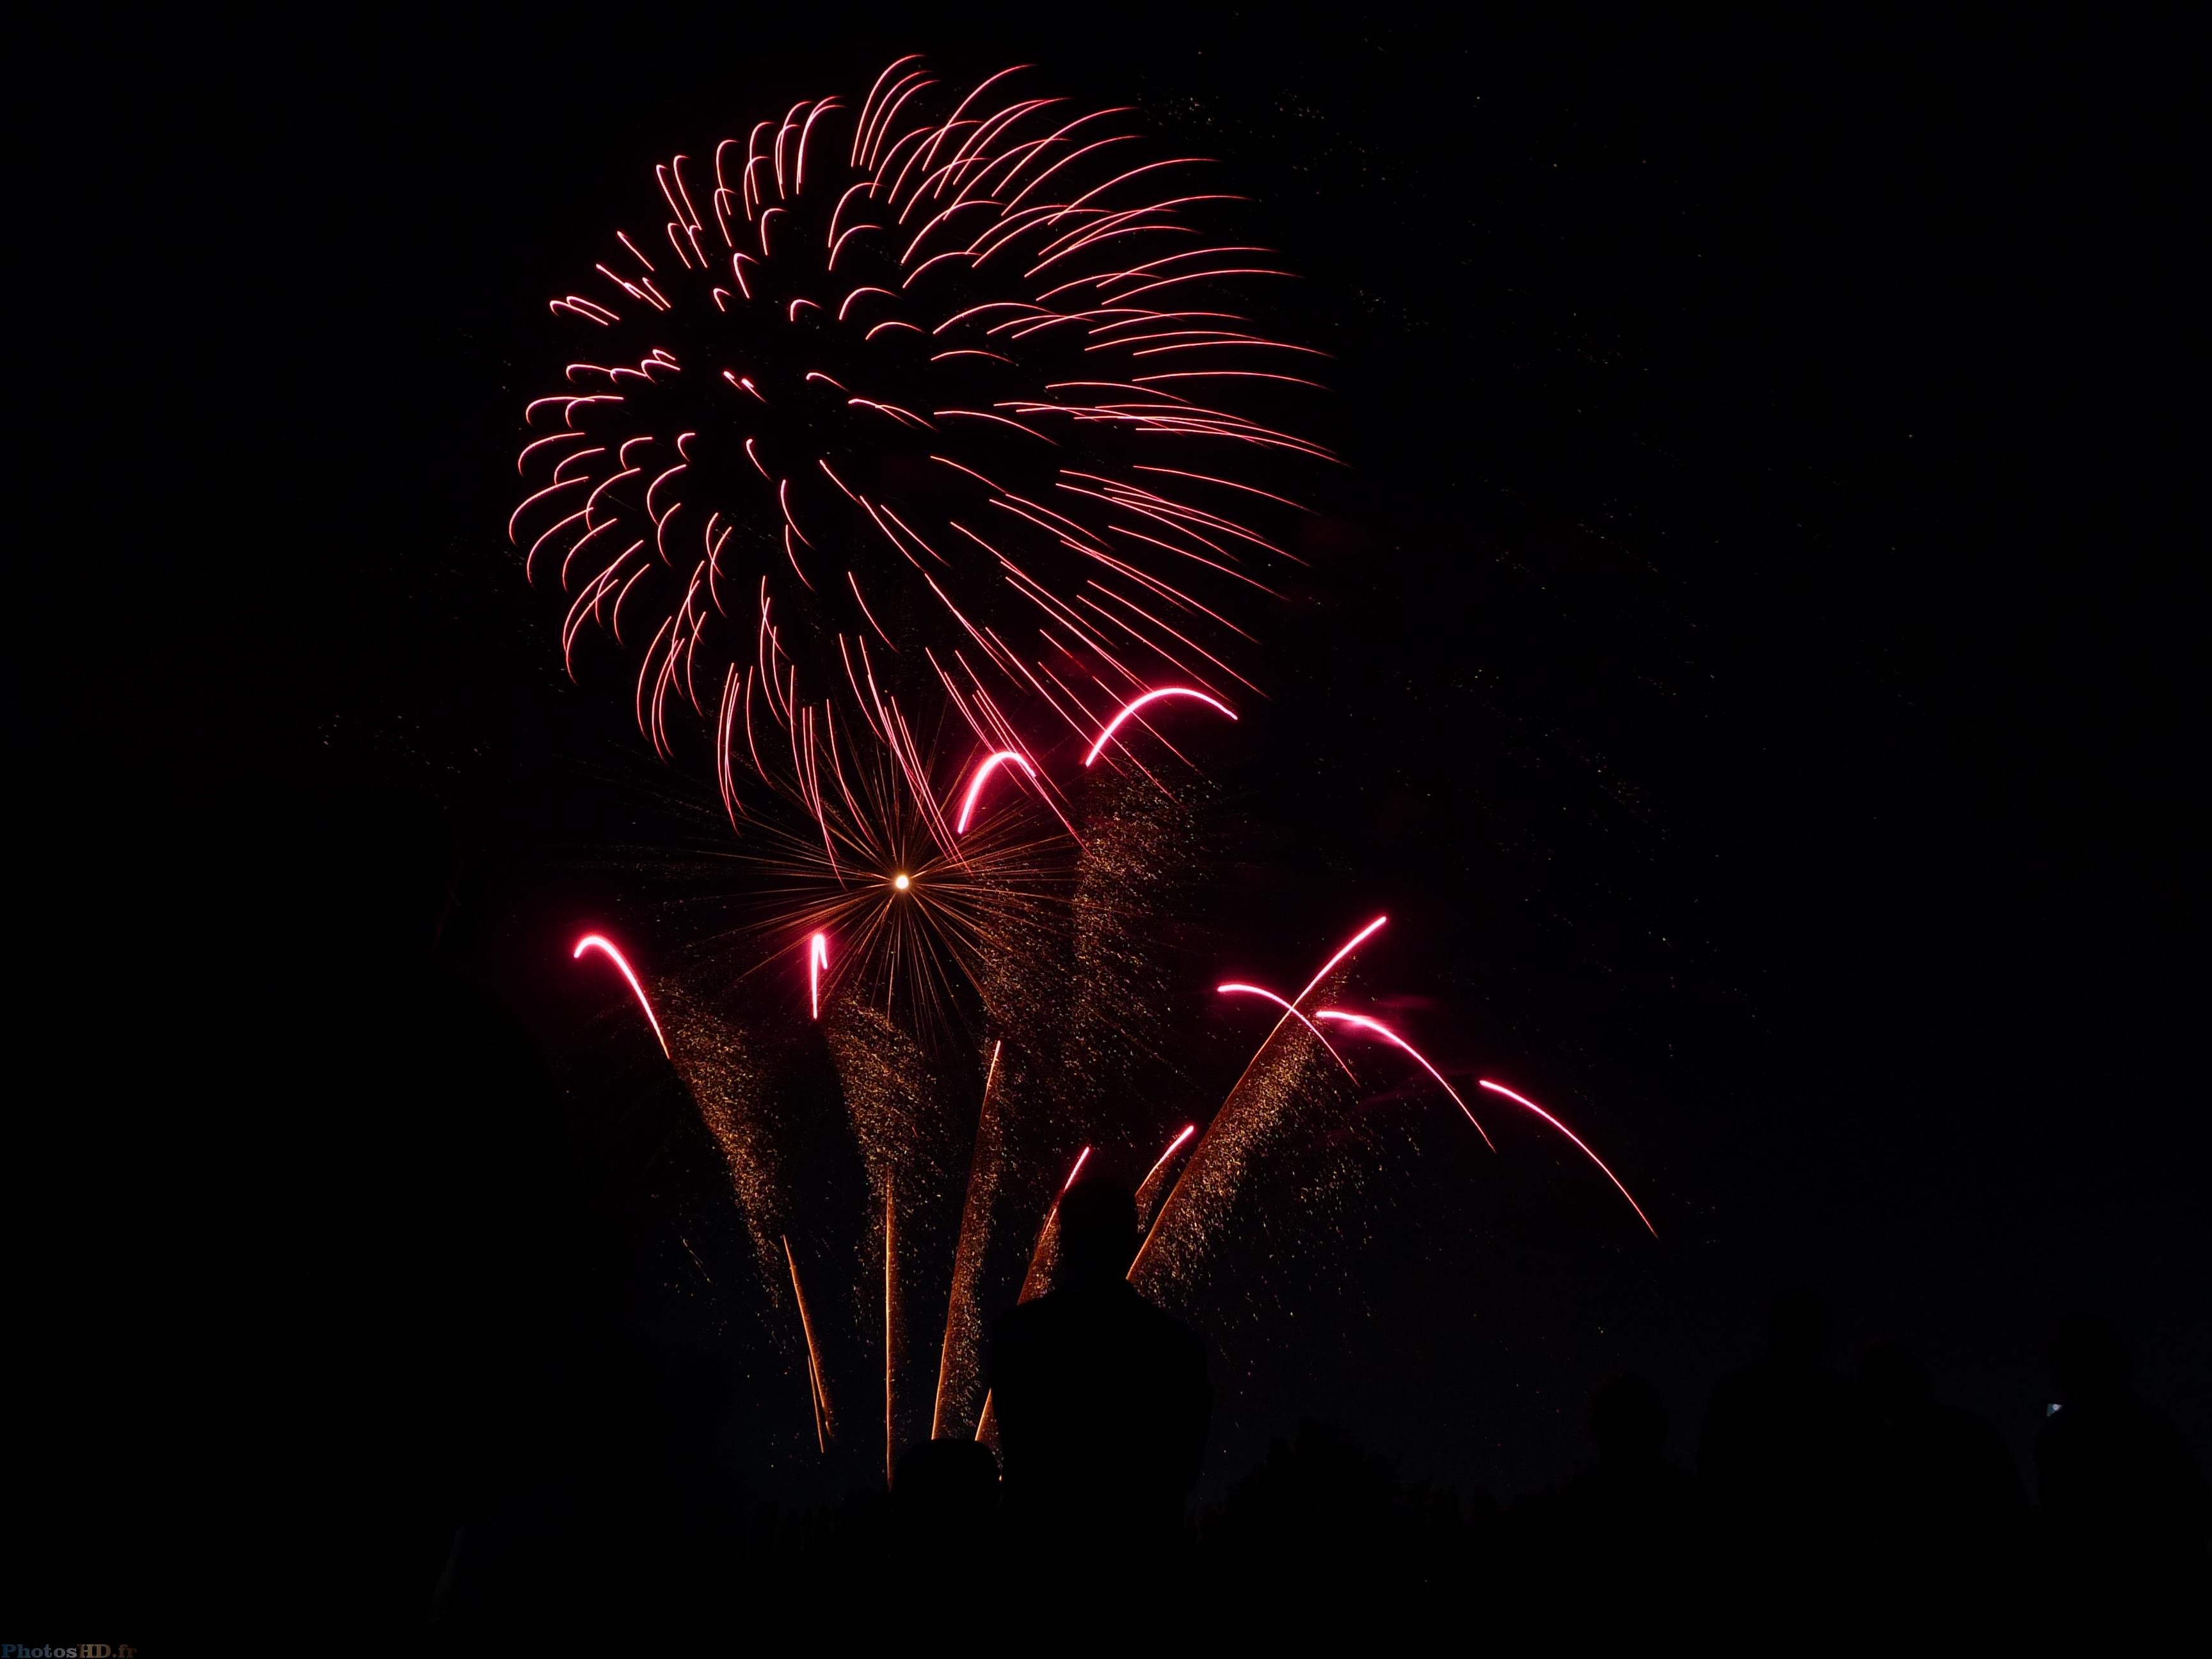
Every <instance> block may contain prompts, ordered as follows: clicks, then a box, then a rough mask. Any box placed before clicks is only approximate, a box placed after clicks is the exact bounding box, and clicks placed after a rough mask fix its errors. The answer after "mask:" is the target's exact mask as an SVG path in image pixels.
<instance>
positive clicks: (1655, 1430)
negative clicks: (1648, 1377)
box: [1589, 1376, 1667, 1463]
mask: <svg viewBox="0 0 2212 1659" xmlns="http://www.w3.org/2000/svg"><path fill="white" fill-rule="evenodd" d="M1589 1431H1590V1438H1591V1439H1593V1440H1595V1441H1596V1442H1597V1455H1599V1456H1600V1457H1601V1458H1602V1459H1604V1460H1605V1462H1608V1463H1648V1462H1651V1461H1652V1460H1653V1459H1654V1458H1656V1457H1657V1456H1658V1455H1659V1449H1660V1448H1661V1447H1662V1446H1663V1445H1665V1444H1666V1443H1667V1408H1666V1407H1664V1406H1662V1405H1661V1404H1660V1403H1659V1391H1658V1390H1657V1389H1655V1388H1653V1387H1652V1386H1651V1385H1650V1383H1646V1382H1645V1381H1644V1379H1643V1378H1642V1377H1640V1376H1614V1377H1608V1378H1607V1380H1606V1381H1605V1382H1603V1383H1600V1384H1598V1390H1597V1392H1596V1393H1595V1394H1594V1395H1591V1396H1590V1402H1589Z"/></svg>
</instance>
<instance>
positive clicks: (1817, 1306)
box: [1768, 1288, 1828, 1365]
mask: <svg viewBox="0 0 2212 1659" xmlns="http://www.w3.org/2000/svg"><path fill="white" fill-rule="evenodd" d="M1769 1318H1770V1320H1771V1324H1770V1325H1769V1327H1768V1333H1769V1334H1768V1349H1769V1352H1771V1353H1772V1354H1773V1356H1774V1357H1775V1358H1777V1359H1786V1360H1788V1361H1789V1362H1790V1364H1795V1365H1809V1364H1813V1363H1814V1361H1815V1360H1817V1359H1819V1358H1820V1353H1821V1351H1822V1350H1823V1349H1825V1348H1826V1346H1828V1303H1827V1298H1826V1297H1823V1296H1822V1295H1821V1294H1820V1292H1819V1291H1808V1290H1805V1289H1802V1288H1798V1289H1794V1290H1787V1291H1783V1292H1782V1294H1781V1295H1779V1296H1778V1297H1775V1298H1774V1310H1773V1312H1772V1313H1771V1315H1770V1316H1769Z"/></svg>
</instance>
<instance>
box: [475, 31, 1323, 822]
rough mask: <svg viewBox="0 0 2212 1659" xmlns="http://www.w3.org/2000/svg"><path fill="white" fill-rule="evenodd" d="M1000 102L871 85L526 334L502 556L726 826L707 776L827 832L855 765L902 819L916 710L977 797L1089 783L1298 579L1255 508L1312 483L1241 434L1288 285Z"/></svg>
mask: <svg viewBox="0 0 2212 1659" xmlns="http://www.w3.org/2000/svg"><path fill="white" fill-rule="evenodd" d="M1017 73H1018V71H1016V70H1007V71H1005V72H1004V73H1002V74H999V75H994V76H990V77H989V78H988V79H987V80H986V81H984V82H982V83H981V84H980V85H978V86H976V87H975V88H973V89H972V90H970V91H969V92H968V93H967V94H965V95H964V96H954V95H951V94H949V93H948V92H946V90H945V89H944V88H940V87H939V85H938V84H937V82H935V81H934V80H933V78H932V76H930V75H929V74H928V72H927V70H925V69H924V68H923V67H922V66H921V63H920V60H919V59H916V58H901V59H899V60H898V61H897V62H896V63H894V64H891V65H890V67H889V68H888V69H886V70H884V72H883V74H882V75H881V76H878V78H877V80H876V82H875V83H874V84H873V85H872V87H871V88H869V89H868V92H867V94H866V96H865V97H863V98H861V99H860V100H858V101H857V103H856V102H854V101H853V100H848V99H844V98H838V97H829V98H823V99H818V100H803V101H801V102H800V103H799V104H797V105H795V106H793V107H792V108H791V109H790V110H789V111H788V112H785V113H784V114H783V115H782V116H781V118H780V119H777V118H770V119H767V120H763V121H761V122H759V123H758V124H757V125H754V126H753V127H752V128H751V129H750V131H747V132H745V133H744V135H743V136H741V137H729V138H726V139H725V140H723V141H722V142H721V143H719V144H717V145H715V146H714V148H713V149H712V150H711V151H702V153H700V154H698V155H677V156H674V157H672V158H671V160H669V161H667V162H665V164H663V165H661V166H659V167H655V168H654V169H653V184H654V186H655V188H654V189H653V191H649V192H645V193H643V203H642V207H643V211H642V212H641V213H640V215H639V216H638V218H637V219H636V220H635V221H634V222H631V223H630V224H629V225H628V226H627V227H626V228H623V229H622V230H620V231H619V232H617V234H616V235H615V236H614V237H613V238H612V240H611V245H610V246H609V248H608V251H607V258H605V260H603V261H601V262H599V263H598V264H594V265H593V266H592V267H591V269H590V270H589V271H588V272H586V273H585V274H584V276H583V278H582V281H581V282H580V286H579V288H578V290H577V291H576V292H574V293H566V294H562V295H559V296H558V297H556V298H554V299H553V300H551V301H550V313H551V315H552V317H553V319H555V321H556V325H557V326H558V327H559V328H561V329H562V330H563V331H566V332H567V333H568V335H570V336H573V338H572V339H571V340H570V342H569V343H568V345H567V347H566V349H565V350H564V352H563V356H562V362H564V364H565V367H564V368H562V370H561V371H560V374H559V378H558V381H557V383H556V384H553V385H549V386H547V388H546V394H545V395H544V396H541V397H538V398H535V399H534V400H532V401H531V402H530V404H528V406H527V408H526V410H525V412H524V423H525V426H526V432H525V433H524V435H523V442H522V444H521V447H520V454H519V455H518V457H517V459H516V469H517V471H518V473H519V474H520V477H521V478H522V481H523V483H522V489H521V492H520V496H521V499H520V502H519V504H518V505H517V507H515V509H514V511H513V515H512V516H511V518H510V519H509V520H508V526H507V528H508V533H509V536H510V538H512V539H513V543H514V544H515V546H516V548H517V549H518V550H520V552H521V555H522V558H523V562H524V566H525V568H526V573H527V574H528V576H529V578H530V580H532V582H534V583H538V584H540V585H544V586H555V587H557V588H558V590H559V591H560V592H561V593H562V595H563V596H564V601H563V602H564V605H565V614H564V617H563V620H562V628H561V644H562V653H563V656H564V659H566V660H567V662H568V665H569V669H570V671H571V673H572V674H573V673H576V672H577V671H579V666H580V661H581V659H583V657H584V656H585V654H586V652H587V650H588V644H587V636H591V635H605V636H606V638H607V639H608V640H609V641H611V643H612V644H613V645H614V646H615V647H617V649H618V650H619V651H620V652H622V653H627V655H628V657H629V665H627V666H625V667H624V668H623V678H624V680H625V683H626V689H627V695H628V696H629V701H630V703H631V705H632V708H633V711H634V713H635V718H636V720H637V724H638V726H639V729H640V731H641V732H642V733H643V734H644V735H645V736H646V737H647V739H648V740H649V741H650V742H651V743H652V744H653V749H654V750H655V752H656V753H657V754H659V755H660V756H662V757H671V756H672V755H674V754H675V752H676V750H677V749H678V745H679V744H681V743H682V742H683V741H684V737H683V730H682V727H683V721H682V720H679V719H678V718H675V717H676V716H678V714H688V715H689V717H690V721H691V724H692V726H693V729H695V730H696V731H699V732H703V733H704V734H705V735H706V736H707V737H708V741H709V743H710V744H711V751H712V758H713V760H714V767H715V775H716V781H717V783H718V785H719V786H720V792H721V796H722V799H723V802H724V805H725V806H726V809H727V811H728V812H729V814H730V817H731V819H732V823H735V822H737V820H738V818H739V817H741V816H742V815H743V814H744V811H746V810H747V809H746V807H745V806H744V802H743V800H742V799H741V795H742V794H743V793H745V792H744V791H742V790H741V789H740V787H739V782H740V778H741V775H742V776H750V778H752V779H754V780H756V781H758V782H759V783H760V784H761V785H762V786H763V787H765V788H766V789H768V790H769V792H771V793H774V794H776V795H780V796H781V797H783V798H785V799H788V800H791V801H794V802H797V803H798V804H799V805H801V806H802V807H803V808H804V810H805V811H807V812H808V813H810V814H811V815H812V816H813V817H816V818H824V817H827V816H828V815H829V813H830V812H832V811H834V810H835V803H836V801H837V800H838V799H839V798H840V796H841V795H842V793H844V784H845V782H846V781H847V778H846V775H847V773H848V771H849V769H851V767H852V766H853V764H854V760H855V757H856V756H858V755H859V754H860V752H861V751H862V750H864V749H866V748H873V749H876V750H879V751H881V752H883V753H884V754H886V755H888V756H889V757H890V758H891V759H892V760H893V761H894V762H895V763H896V765H897V766H898V767H899V768H900V769H902V770H903V771H905V772H906V773H907V774H908V775H909V778H910V780H911V781H915V783H917V784H918V785H923V786H926V784H927V771H928V762H927V757H926V755H925V753H924V751H923V750H922V749H921V747H920V746H919V745H918V744H917V743H916V740H915V734H916V733H917V732H921V733H923V734H924V735H926V736H927V735H928V734H931V733H933V732H935V731H936V730H937V726H938V721H939V716H940V715H941V714H942V715H948V716H949V717H950V718H951V720H952V722H953V723H954V725H955V726H956V727H957V726H965V727H966V728H967V730H968V731H969V732H970V733H972V735H973V738H974V739H975V744H976V749H977V752H978V753H981V754H983V755H985V756H987V757H993V758H994V759H999V760H1000V764H1001V765H1003V764H1004V763H1005V762H1004V759H1003V757H1005V756H1006V755H1008V754H1013V755H1017V756H1035V755H1038V754H1041V753H1042V752H1043V750H1045V749H1046V748H1048V747H1049V746H1051V744H1054V743H1057V742H1060V741H1066V740H1067V739H1069V738H1072V739H1073V742H1074V743H1075V744H1077V745H1079V746H1084V747H1087V748H1088V749H1089V750H1090V751H1091V753H1090V759H1091V760H1092V761H1095V760H1096V759H1097V756H1098V754H1099V752H1101V750H1103V747H1104V745H1105V744H1106V742H1107V740H1108V739H1109V738H1112V737H1113V735H1114V733H1115V731H1116V730H1117V729H1118V728H1119V726H1121V723H1122V722H1123V721H1124V720H1127V719H1128V718H1129V717H1130V716H1131V715H1132V714H1133V713H1134V712H1135V711H1136V710H1137V709H1139V708H1142V707H1144V706H1146V704H1147V703H1149V702H1152V701H1154V700H1156V699H1158V698H1162V697H1197V698H1200V700H1202V701H1204V702H1208V703H1209V704H1211V705H1212V707H1214V708H1217V709H1218V710H1219V711H1220V712H1222V713H1224V714H1230V713H1231V711H1230V708H1229V706H1228V703H1227V702H1225V696H1226V695H1227V692H1228V688H1229V687H1230V686H1231V685H1232V684H1236V685H1247V686H1249V685H1250V684H1252V682H1251V681H1249V679H1247V678H1246V677H1245V671H1244V670H1243V669H1242V668H1240V667H1239V666H1238V665H1237V659H1238V657H1239V656H1240V654H1241V653H1243V651H1244V649H1245V648H1246V647H1248V646H1249V645H1250V644H1251V643H1252V642H1253V639H1254V636H1253V635H1252V634H1251V633H1250V632H1249V631H1248V629H1247V628H1246V627H1245V626H1244V625H1243V623H1240V622H1239V621H1238V620H1237V614H1238V612H1239V611H1240V610H1242V609H1244V608H1247V607H1249V603H1250V602H1251V601H1252V600H1253V599H1255V597H1261V598H1272V597H1273V596H1274V594H1275V589H1274V588H1273V586H1271V583H1272V582H1273V580H1276V573H1279V572H1280V571H1282V570H1284V569H1285V568H1288V567H1289V566H1291V565H1293V564H1295V563H1297V562H1298V561H1297V559H1296V558H1295V556H1293V555H1292V554H1291V553H1290V551H1289V550H1288V549H1287V547H1286V546H1285V540H1284V537H1285V531H1284V529H1283V528H1282V527H1281V526H1283V525H1285V523H1286V522H1287V516H1286V515H1288V514H1294V513H1300V512H1304V511H1306V510H1307V509H1305V508H1304V507H1302V506H1301V505H1300V504H1299V503H1298V502H1297V501H1295V500H1293V499H1292V498H1291V496H1290V495H1285V494H1283V493H1281V486H1280V484H1279V475H1281V474H1282V473H1283V472H1284V471H1285V469H1288V470H1291V471H1297V470H1301V469H1306V468H1310V466H1311V465H1313V464H1314V463H1315V462H1316V461H1320V460H1326V459H1333V458H1330V457H1329V456H1328V453H1327V452H1326V451H1325V450H1323V449H1322V447H1320V446H1318V445H1316V444H1315V443H1313V442H1312V441H1310V440H1307V439H1305V438H1302V437H1299V436H1297V435H1295V434H1293V433H1292V432H1291V431H1289V430H1287V429H1285V428H1284V426H1283V425H1281V424H1280V423H1279V416H1276V415H1275V414H1273V412H1271V411H1273V410H1275V409H1277V408H1278V407H1279V405H1281V404H1283V403H1284V401H1285V399H1286V398H1297V397H1300V396H1303V395H1304V394H1305V392H1306V389H1307V388H1309V387H1310V386H1313V385H1314V384H1315V382H1314V381H1313V380H1310V379H1309V378H1308V377H1307V375H1305V374H1286V373H1283V372H1281V370H1282V368H1284V367H1285V365H1291V364H1293V363H1296V364H1310V363H1311V362H1314V361H1316V359H1318V358H1319V357H1320V356H1322V354H1320V353H1317V352H1315V351H1312V350H1311V349H1308V348H1305V347H1303V346H1298V345H1295V344H1292V343H1289V342H1286V341H1282V340H1278V339H1274V338H1272V337H1269V336H1268V335H1267V334H1266V333H1265V332H1264V331H1261V329H1260V328H1259V327H1258V326H1257V325H1255V324H1254V323H1253V322H1252V321H1251V320H1250V319H1249V318H1248V317H1247V316H1246V314H1245V311H1244V302H1243V301H1242V300H1240V298H1239V295H1242V294H1243V293H1245V292H1248V291H1249V289H1250V288H1251V286H1252V285H1253V284H1254V283H1266V282H1269V281H1272V280H1274V279H1277V278H1279V277H1281V276H1285V275H1287V274H1288V273H1286V272H1285V271H1282V270H1279V269H1277V268H1276V267H1275V265H1274V264H1273V263H1272V261H1271V260H1270V258H1269V257H1268V256H1267V252H1266V251H1265V250H1263V249H1259V248H1254V247H1250V246H1243V245H1241V244H1239V243H1237V242H1234V241H1224V240H1219V239H1215V238H1209V237H1208V236H1206V234H1203V233H1202V229H1201V226H1200V222H1197V221H1196V220H1194V215H1197V216H1198V218H1199V219H1202V218H1203V217H1204V216H1206V214H1209V213H1211V212H1212V211H1213V210H1215V208H1216V205H1217V204H1224V203H1226V202H1229V201H1231V200H1232V199H1234V198H1232V197H1229V196H1227V195H1226V194H1225V193H1224V192H1222V191H1216V190H1209V189H1207V188H1206V187H1205V183H1204V179H1203V175H1202V173H1199V172H1197V171H1194V169H1198V168H1200V167H1201V166H1202V165H1203V164H1202V162H1201V161H1200V158H1197V157H1192V156H1183V155H1172V154H1153V153H1149V152H1147V151H1146V148H1145V146H1144V145H1143V144H1142V143H1140V142H1139V139H1138V137H1137V135H1136V134H1135V133H1133V132H1132V131H1129V130H1128V128H1127V118H1128V115H1129V112H1128V111H1127V110H1106V111H1098V112H1079V111H1076V110H1073V109H1071V108H1069V107H1068V106H1066V104H1065V103H1064V101H1063V100H1059V99H1056V98H1052V97H1047V96H1016V95H1014V93H1013V91H1012V89H1011V77H1012V76H1015V75H1016V74H1017ZM1167 682H1172V684H1164V683H1167ZM1231 718H1234V716H1233V714H1232V715H1231ZM980 775H981V774H980V773H979V774H978V776H980ZM1032 776H1033V779H1034V777H1035V775H1034V773H1033V774H1032ZM1036 781H1038V783H1039V787H1040V788H1041V789H1046V792H1047V793H1049V791H1048V787H1047V786H1046V784H1045V783H1044V781H1042V780H1041V779H1038V780H1036ZM974 787H975V786H974V784H973V782H971V784H970V788H971V790H972V789H973V788H974ZM922 793H930V792H928V791H927V789H926V787H925V788H924V789H923V791H922ZM932 799H934V796H933V795H932ZM969 806H970V807H971V808H972V801H971V802H970V803H969ZM941 827H942V829H943V831H944V836H945V838H947V839H949V838H950V837H951V836H952V835H955V834H957V830H955V829H953V828H952V826H951V825H949V824H947V825H943V826H941ZM825 833H826V825H825ZM945 850H946V851H947V852H948V853H950V852H951V850H952V849H951V848H949V847H948V848H946V849H945Z"/></svg>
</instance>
